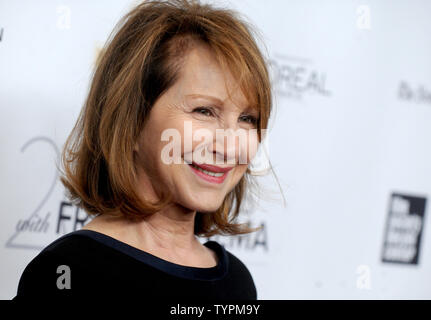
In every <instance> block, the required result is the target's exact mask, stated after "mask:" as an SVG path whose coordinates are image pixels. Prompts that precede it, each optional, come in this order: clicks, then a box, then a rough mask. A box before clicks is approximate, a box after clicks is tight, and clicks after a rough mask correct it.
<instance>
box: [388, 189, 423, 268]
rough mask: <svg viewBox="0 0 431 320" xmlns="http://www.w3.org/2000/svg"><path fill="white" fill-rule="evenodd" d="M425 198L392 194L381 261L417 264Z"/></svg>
mask: <svg viewBox="0 0 431 320" xmlns="http://www.w3.org/2000/svg"><path fill="white" fill-rule="evenodd" d="M425 206H426V198H424V197H418V196H411V195H405V194H399V193H393V194H392V195H391V198H390V203H389V212H388V216H387V222H386V231H385V238H384V244H383V252H382V261H383V262H393V263H404V264H418V263H419V249H420V244H421V237H422V230H423V225H424V218H425Z"/></svg>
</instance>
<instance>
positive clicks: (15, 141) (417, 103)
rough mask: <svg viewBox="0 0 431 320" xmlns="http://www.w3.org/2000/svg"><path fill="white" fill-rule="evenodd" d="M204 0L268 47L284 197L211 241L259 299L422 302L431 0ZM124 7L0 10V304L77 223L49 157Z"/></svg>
mask: <svg viewBox="0 0 431 320" xmlns="http://www.w3.org/2000/svg"><path fill="white" fill-rule="evenodd" d="M212 2H213V3H215V4H216V5H219V6H228V7H231V8H234V9H236V10H238V11H240V12H241V13H242V14H244V15H245V16H246V17H247V18H248V19H249V20H250V21H251V22H252V23H253V24H254V25H255V26H256V28H257V29H258V30H260V32H261V34H262V36H263V40H264V43H265V45H266V47H267V48H268V55H269V56H268V59H269V61H270V63H271V74H272V77H273V80H274V84H275V92H276V97H275V113H274V117H273V119H272V127H271V131H270V135H269V147H270V148H269V151H270V158H271V161H272V163H273V165H274V168H275V172H276V174H277V177H278V178H279V180H280V183H281V186H282V190H283V191H284V196H285V199H286V203H285V205H283V201H282V200H281V196H280V195H279V194H278V193H279V190H278V188H277V187H276V186H277V184H276V181H275V180H274V178H273V177H271V176H268V177H266V178H264V179H262V184H263V186H264V187H265V188H266V189H268V190H269V191H267V193H266V194H265V196H264V197H263V198H265V200H262V201H261V202H260V205H259V207H255V208H254V209H253V210H251V213H250V214H249V215H248V214H246V213H244V214H243V219H244V221H246V220H249V221H250V222H251V223H252V225H261V224H262V225H263V226H264V228H263V231H261V232H259V233H255V234H250V235H247V236H242V237H223V238H221V237H216V238H215V240H218V241H219V242H220V243H222V244H224V245H225V247H226V248H227V249H228V250H230V251H231V252H232V253H234V254H236V255H237V256H238V257H239V258H240V259H242V260H243V261H244V263H245V264H246V265H247V266H248V268H249V270H250V271H251V273H252V275H253V277H254V280H255V283H256V286H257V289H258V298H259V299H302V298H305V299H322V298H323V299H335V298H342V299H356V298H357V299H383V298H407V299H412V298H420V299H423V298H427V299H429V298H431V238H430V236H431V234H430V232H431V230H430V228H431V226H430V223H431V218H430V217H427V215H429V213H427V211H429V210H428V209H427V198H428V197H429V194H430V193H431V165H430V164H431V151H430V138H431V125H430V123H431V37H430V35H431V2H430V1H427V0H423V1H419V0H416V1H413V0H411V1H401V0H398V1H397V0H386V1H383V0H380V1H353V0H351V1H346V0H339V1H335V0H333V1H317V0H315V1H312V0H307V1H305V0H296V1H292V0H288V1H287V0H278V1H277V0H270V1H259V0H230V1H227V0H225V1H221V0H220V1H216V0H214V1H212ZM134 3H135V2H132V1H126V0H124V1H102V0H97V1H78V0H75V1H48V0H46V1H37V2H36V1H23V0H19V1H6V0H1V1H0V108H1V109H0V110H1V117H0V143H1V152H2V154H1V155H2V156H1V158H0V161H1V162H0V194H1V202H0V261H1V263H0V265H1V267H0V298H3V299H9V298H12V297H13V296H14V295H15V293H16V288H17V284H18V280H19V277H20V275H21V273H22V271H23V269H24V267H25V266H26V265H27V263H28V262H29V261H30V260H31V259H32V258H33V257H34V256H36V254H37V253H38V252H39V251H40V250H41V249H42V248H43V247H44V246H46V245H48V244H49V243H50V242H51V241H53V240H54V239H56V238H58V237H59V236H61V235H62V234H64V233H66V232H70V231H73V230H74V229H79V228H80V227H81V226H82V220H83V219H84V218H85V216H84V213H83V212H81V211H76V208H74V207H72V206H70V204H69V203H68V202H67V199H66V198H65V197H64V195H63V192H64V190H63V188H62V186H61V183H60V182H59V180H58V176H57V173H56V170H55V161H57V157H58V153H59V152H60V150H61V147H62V145H63V143H64V142H65V139H66V137H67V135H68V134H69V132H70V130H71V129H72V126H73V125H74V123H75V120H76V118H77V116H78V113H79V111H80V108H81V106H82V104H83V101H84V99H85V95H86V93H87V90H88V85H89V81H90V74H91V68H92V66H93V63H94V60H95V57H96V55H97V52H98V50H99V48H100V47H101V46H103V43H104V41H105V40H106V38H107V36H108V34H109V33H110V31H111V30H112V28H113V27H114V25H115V23H116V22H117V21H118V20H119V19H120V17H121V16H122V15H124V14H125V13H126V12H127V11H128V10H129V9H130V8H131V7H132V5H133V4H134ZM268 192H269V194H270V195H271V196H272V197H273V198H274V199H273V200H268V198H269V197H268ZM428 206H429V205H428ZM202 240H203V241H206V239H202Z"/></svg>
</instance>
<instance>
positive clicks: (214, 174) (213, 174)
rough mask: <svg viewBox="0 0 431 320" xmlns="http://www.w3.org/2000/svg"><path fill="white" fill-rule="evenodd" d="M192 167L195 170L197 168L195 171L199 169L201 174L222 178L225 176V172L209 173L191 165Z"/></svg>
mask: <svg viewBox="0 0 431 320" xmlns="http://www.w3.org/2000/svg"><path fill="white" fill-rule="evenodd" d="M191 166H192V167H193V168H195V169H197V170H199V171H201V172H203V173H205V174H207V175H209V176H212V177H221V176H222V175H224V173H223V172H211V171H207V170H204V169H202V168H200V167H197V166H195V165H194V164H191Z"/></svg>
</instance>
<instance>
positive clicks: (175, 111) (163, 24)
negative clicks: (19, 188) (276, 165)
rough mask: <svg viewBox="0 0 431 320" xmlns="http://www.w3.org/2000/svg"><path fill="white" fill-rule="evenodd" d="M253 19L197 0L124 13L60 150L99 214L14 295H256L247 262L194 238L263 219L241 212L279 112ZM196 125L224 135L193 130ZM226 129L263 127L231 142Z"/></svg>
mask: <svg viewBox="0 0 431 320" xmlns="http://www.w3.org/2000/svg"><path fill="white" fill-rule="evenodd" d="M251 30H252V29H251V28H250V26H249V25H248V24H247V23H246V22H244V21H243V20H242V19H240V18H239V16H238V14H236V13H234V12H232V11H230V10H227V9H217V8H214V7H212V6H210V5H203V4H199V3H198V2H191V1H168V2H166V1H162V2H161V1H145V2H143V3H141V4H139V5H138V6H137V7H135V8H134V9H133V10H132V11H131V12H129V13H128V14H127V15H126V16H125V17H124V18H123V19H122V20H121V24H119V25H118V31H117V32H116V33H113V34H114V36H113V37H111V38H110V39H109V40H108V42H107V44H106V46H105V48H104V50H103V51H102V53H101V56H100V58H99V60H98V63H97V67H96V69H95V73H94V76H93V80H92V84H91V88H90V91H89V94H88V97H87V100H86V103H85V106H84V108H83V109H82V111H81V114H80V116H79V119H78V121H77V123H76V125H75V127H74V129H73V131H72V133H71V134H70V136H69V137H68V139H67V141H66V144H65V146H64V149H63V157H62V160H63V165H64V169H65V170H64V172H63V176H62V177H61V181H62V183H63V184H64V186H65V187H66V190H67V191H68V192H69V197H70V199H71V200H72V201H73V202H74V203H75V204H76V205H77V206H79V207H80V208H82V209H84V210H85V211H86V212H87V213H88V214H89V215H91V216H93V217H94V218H93V219H92V220H91V221H90V222H89V223H88V224H86V225H85V226H84V228H83V229H82V230H78V231H74V232H71V233H69V234H66V235H64V236H63V237H61V238H60V239H58V240H56V241H54V242H53V243H51V244H50V245H49V246H48V247H46V248H45V249H44V250H43V251H42V252H41V253H40V254H39V255H38V256H37V257H36V258H34V259H33V260H32V261H31V262H30V264H29V265H28V266H27V267H26V269H25V271H24V272H23V275H22V277H21V279H20V283H19V286H18V292H17V297H16V298H32V297H44V296H55V297H62V296H65V297H67V296H78V295H79V296H82V295H87V294H88V295H91V296H93V297H94V296H105V295H108V296H110V297H117V296H124V295H127V296H135V297H139V298H150V299H157V298H190V299H257V293H256V287H255V284H254V281H253V278H252V276H251V274H250V272H249V270H248V269H247V268H246V266H245V265H244V264H243V263H242V262H241V261H240V260H239V259H238V258H237V257H235V256H234V255H233V254H232V253H230V252H229V251H227V250H226V249H225V248H224V246H222V245H220V244H219V243H218V242H216V241H207V242H206V243H204V244H201V243H200V241H199V240H198V238H197V237H198V236H206V237H209V236H211V235H215V234H225V235H236V234H242V233H249V232H252V231H255V230H256V229H251V228H248V227H247V226H246V225H243V224H238V223H234V219H235V218H236V217H237V216H238V213H239V210H240V206H241V200H242V199H243V197H244V195H245V192H246V190H247V189H246V188H248V187H249V183H248V182H250V179H249V176H250V174H251V171H250V169H249V168H248V165H249V163H250V161H251V159H252V158H253V157H254V155H255V149H253V148H251V147H250V146H251V145H253V142H257V143H259V142H260V141H261V138H262V132H263V130H264V129H265V128H266V127H267V123H268V119H269V116H270V111H271V88H270V81H269V76H268V70H267V66H266V64H265V60H264V58H263V56H262V54H261V52H260V51H259V49H258V46H257V45H256V43H255V40H254V39H253V36H252V34H251ZM199 130H204V131H205V132H206V133H210V134H214V135H213V136H212V138H210V139H204V142H202V141H201V140H202V139H197V140H196V139H191V140H190V139H189V138H187V139H186V136H187V132H188V131H191V132H197V131H199ZM217 130H225V132H232V131H235V130H237V131H238V130H243V131H246V132H252V131H253V130H255V132H257V135H247V137H246V139H247V141H246V142H247V143H246V144H244V143H240V141H239V140H240V139H236V137H234V143H233V144H232V143H231V144H229V143H227V144H224V137H223V138H222V140H223V143H222V142H221V141H220V139H218V138H216V136H217ZM229 130H232V131H229ZM186 131H187V132H186ZM169 132H176V133H178V134H179V136H180V138H181V139H180V140H179V141H178V140H175V139H173V140H172V139H166V133H169ZM207 136H208V135H206V137H207ZM171 137H174V136H171ZM253 139H254V140H255V141H252V140H253ZM171 140H172V141H171ZM167 146H171V147H173V150H169V151H168V152H166V150H167V149H166V148H167ZM202 151H205V152H204V153H202ZM244 152H246V155H247V156H246V161H245V162H244V161H239V160H240V154H244ZM198 154H200V155H202V154H204V155H203V156H201V157H200V159H201V160H202V161H196V160H195V159H196V158H197V157H196V156H197V155H198ZM168 158H169V159H168ZM169 160H175V161H169Z"/></svg>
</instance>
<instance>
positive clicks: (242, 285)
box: [211, 240, 257, 300]
mask: <svg viewBox="0 0 431 320" xmlns="http://www.w3.org/2000/svg"><path fill="white" fill-rule="evenodd" d="M211 242H212V243H214V244H213V245H214V246H219V247H220V248H221V250H222V251H223V252H224V253H225V255H226V261H227V264H228V266H229V267H228V273H227V276H226V278H225V281H224V282H225V283H227V284H228V285H230V284H232V288H229V290H230V292H231V294H233V295H235V294H238V296H242V297H244V298H245V299H252V300H255V299H257V290H256V286H255V283H254V279H253V276H252V274H251V272H250V270H249V268H248V267H247V266H246V264H245V263H244V262H243V261H242V260H241V259H240V258H239V257H238V256H237V255H236V254H234V253H233V252H232V251H230V250H228V249H226V248H225V246H224V245H223V244H221V243H219V242H218V241H215V240H211ZM232 290H234V291H240V292H237V293H235V292H233V291H232Z"/></svg>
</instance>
